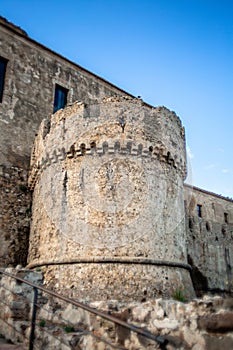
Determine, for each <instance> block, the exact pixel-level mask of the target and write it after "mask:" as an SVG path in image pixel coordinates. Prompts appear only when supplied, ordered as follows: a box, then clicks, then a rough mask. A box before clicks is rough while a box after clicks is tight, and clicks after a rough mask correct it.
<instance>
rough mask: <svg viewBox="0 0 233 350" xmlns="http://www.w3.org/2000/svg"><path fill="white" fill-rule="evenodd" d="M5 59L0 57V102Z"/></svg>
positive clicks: (0, 101)
mask: <svg viewBox="0 0 233 350" xmlns="http://www.w3.org/2000/svg"><path fill="white" fill-rule="evenodd" d="M6 65H7V60H6V59H5V58H3V57H0V103H2V97H3V89H4V81H5V75H6Z"/></svg>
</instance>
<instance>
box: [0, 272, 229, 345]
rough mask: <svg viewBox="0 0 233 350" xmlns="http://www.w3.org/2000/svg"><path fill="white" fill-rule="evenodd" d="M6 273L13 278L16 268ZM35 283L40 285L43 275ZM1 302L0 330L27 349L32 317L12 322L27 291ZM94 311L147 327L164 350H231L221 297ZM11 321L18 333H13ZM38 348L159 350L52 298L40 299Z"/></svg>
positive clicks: (113, 304) (104, 306) (110, 304)
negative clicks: (22, 343) (18, 340)
mask: <svg viewBox="0 0 233 350" xmlns="http://www.w3.org/2000/svg"><path fill="white" fill-rule="evenodd" d="M7 271H8V272H12V273H14V270H13V269H10V270H7ZM19 272H20V274H25V277H27V278H28V280H31V279H32V280H34V281H35V278H36V273H33V275H32V277H30V272H29V271H26V270H22V271H17V273H19ZM37 282H38V283H41V274H40V273H39V274H38V281H37ZM1 283H2V285H3V286H4V287H6V288H7V289H6V290H9V289H11V288H12V287H14V283H12V281H11V279H10V278H8V277H4V278H3V279H2V281H1ZM1 293H2V291H1ZM0 297H1V300H4V303H1V304H0V307H1V309H0V330H1V331H2V333H3V334H4V335H5V336H6V337H7V338H8V339H11V340H12V341H16V340H17V339H18V337H20V339H23V340H24V342H25V345H27V344H28V339H29V334H30V327H29V325H30V323H29V319H30V318H25V320H24V321H22V320H20V319H14V312H13V311H14V307H15V306H17V308H18V307H19V308H20V309H21V304H20V302H21V299H20V298H19V297H21V298H22V297H23V300H25V303H26V302H28V305H31V299H30V294H29V291H28V289H25V288H23V287H22V284H21V291H20V294H18V299H15V298H12V294H10V293H7V294H5V295H3V294H1V295H0ZM42 300H43V302H42ZM7 305H8V306H7ZM90 306H91V307H95V308H98V309H99V310H101V311H105V312H106V313H107V314H110V315H112V316H114V317H117V318H118V319H120V320H123V321H125V322H128V323H129V324H131V325H133V326H136V327H139V328H140V329H142V328H143V329H144V330H146V331H147V332H149V333H150V334H151V335H153V336H155V337H156V339H157V340H159V341H160V342H163V343H164V346H163V348H164V349H166V350H217V349H218V350H219V349H221V348H222V347H224V348H225V349H226V350H228V349H229V350H230V349H231V348H232V342H233V329H232V312H229V310H228V307H229V305H228V302H227V303H226V299H223V298H210V297H205V298H204V299H195V300H193V301H192V302H190V303H181V302H177V301H174V300H171V299H168V300H164V299H152V300H148V301H147V302H143V303H141V302H133V303H121V302H117V301H116V300H113V301H106V302H104V301H101V302H96V301H95V302H92V303H91V304H90ZM161 309H162V310H163V316H162V312H161V311H160V312H159V314H158V317H157V314H156V313H157V311H159V310H161ZM6 320H7V322H8V323H7V324H6V322H5V321H6ZM216 320H217V322H216ZM12 322H14V328H15V329H16V330H17V332H12V328H11V324H12ZM201 322H202V325H201V326H200V323H201ZM216 324H217V325H218V326H217V327H216ZM213 325H214V326H213ZM223 330H224V332H222V331H223ZM165 343H166V345H165ZM35 344H36V347H38V348H40V349H48V350H50V349H51V350H61V349H64V350H68V349H79V350H90V349H104V350H108V349H111V345H109V344H113V345H114V346H115V347H116V348H124V349H129V350H138V349H141V350H146V349H147V350H148V349H149V350H154V349H161V348H160V346H159V344H158V343H157V342H156V341H155V340H152V339H148V338H146V337H144V336H142V335H139V334H137V333H135V332H132V331H130V330H128V329H125V328H124V327H122V326H120V325H115V324H114V323H113V322H110V321H109V320H105V319H103V318H101V317H99V316H95V315H93V314H91V313H88V312H87V311H83V310H82V309H81V308H76V307H75V306H71V305H67V304H66V303H65V302H63V301H61V300H59V299H56V298H51V297H48V295H47V296H46V295H40V296H39V300H38V311H37V321H36V333H35Z"/></svg>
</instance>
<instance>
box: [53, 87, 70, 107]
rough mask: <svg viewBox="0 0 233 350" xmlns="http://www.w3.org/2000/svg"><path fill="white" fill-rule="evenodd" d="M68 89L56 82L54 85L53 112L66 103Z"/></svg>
mask: <svg viewBox="0 0 233 350" xmlns="http://www.w3.org/2000/svg"><path fill="white" fill-rule="evenodd" d="M67 95H68V90H67V89H65V88H64V87H62V86H60V85H58V84H56V85H55V95H54V106H53V113H55V112H56V111H58V110H59V109H61V108H64V107H65V106H66V104H67Z"/></svg>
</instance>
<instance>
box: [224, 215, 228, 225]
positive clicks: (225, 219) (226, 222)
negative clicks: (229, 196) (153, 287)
mask: <svg viewBox="0 0 233 350" xmlns="http://www.w3.org/2000/svg"><path fill="white" fill-rule="evenodd" d="M224 222H225V224H228V213H224Z"/></svg>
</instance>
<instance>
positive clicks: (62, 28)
mask: <svg viewBox="0 0 233 350" xmlns="http://www.w3.org/2000/svg"><path fill="white" fill-rule="evenodd" d="M0 14H1V15H2V16H3V17H6V18H7V19H8V20H9V21H11V22H13V23H15V24H17V25H19V26H20V27H21V28H23V29H24V30H26V31H27V33H28V35H29V36H30V37H32V38H33V39H35V40H37V41H39V42H40V43H42V44H44V45H46V46H47V47H49V48H51V49H52V50H54V51H57V52H58V53H60V54H62V55H64V56H65V57H67V58H69V59H70V60H72V61H75V62H76V63H78V64H80V65H81V66H83V67H85V68H86V69H88V70H90V71H92V72H94V73H96V74H98V75H100V76H101V77H103V78H105V79H107V80H109V81H110V82H112V83H113V84H116V85H117V86H119V87H121V88H122V89H125V90H126V91H128V92H129V93H132V94H133V95H135V96H141V97H142V99H143V100H144V101H145V102H148V103H150V104H152V105H154V106H161V105H164V106H166V107H167V108H169V109H171V110H174V111H175V112H176V114H177V115H178V116H179V117H180V118H181V120H182V123H183V125H184V126H185V129H186V139H187V146H188V153H189V155H190V160H191V171H190V174H191V177H190V178H191V179H190V180H189V181H191V183H192V184H193V185H195V186H198V187H201V188H204V189H206V190H209V191H213V192H216V193H218V194H222V195H224V196H229V197H232V198H233V157H232V151H233V135H232V134H233V1H232V0H141V1H137V0H115V1H113V0H67V1H64V0H63V1H61V0H56V1H55V0H46V1H45V0H40V1H39V0H37V1H36V0H0Z"/></svg>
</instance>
